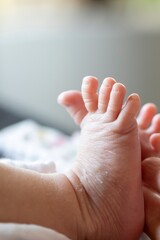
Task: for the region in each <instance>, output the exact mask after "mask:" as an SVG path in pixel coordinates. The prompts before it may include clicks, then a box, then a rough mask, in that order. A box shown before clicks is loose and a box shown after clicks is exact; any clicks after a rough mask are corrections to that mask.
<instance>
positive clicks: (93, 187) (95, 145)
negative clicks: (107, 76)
mask: <svg viewBox="0 0 160 240" xmlns="http://www.w3.org/2000/svg"><path fill="white" fill-rule="evenodd" d="M93 81H94V80H93ZM109 82H110V81H108V80H105V81H104V82H103V84H102V86H101V89H100V92H99V96H98V95H97V94H96V87H95V88H94V87H93V89H92V87H91V88H90V86H92V79H91V78H85V79H84V80H83V84H82V99H83V102H84V105H83V104H82V102H81V103H80V104H82V106H83V110H84V106H85V114H84V112H83V114H81V119H82V120H81V129H82V130H81V138H80V145H79V150H78V153H77V161H76V163H75V164H74V166H73V168H72V171H70V172H69V173H68V175H67V176H68V178H69V179H70V181H71V183H72V185H73V187H74V189H75V192H76V195H77V199H78V202H79V206H80V209H81V214H82V216H83V221H84V224H85V226H84V229H85V230H84V232H85V233H86V236H85V237H86V239H96V240H98V239H112V240H114V239H116V240H117V239H123V240H124V239H126V240H127V239H138V237H139V236H140V234H141V232H142V229H143V221H144V210H143V195H142V183H141V154H140V141H139V137H138V128H137V121H136V115H137V113H138V111H139V106H140V100H139V97H138V95H136V94H132V95H130V96H129V97H128V99H127V101H126V103H125V105H124V106H123V108H122V105H123V101H124V97H125V87H124V86H123V85H122V84H120V83H115V81H111V82H112V84H111V85H110V84H109ZM93 85H94V84H93ZM94 86H95V85H94ZM78 94H79V93H78ZM79 99H80V98H79ZM82 99H81V100H82ZM81 100H80V101H81ZM86 111H87V112H88V113H87V112H86Z"/></svg>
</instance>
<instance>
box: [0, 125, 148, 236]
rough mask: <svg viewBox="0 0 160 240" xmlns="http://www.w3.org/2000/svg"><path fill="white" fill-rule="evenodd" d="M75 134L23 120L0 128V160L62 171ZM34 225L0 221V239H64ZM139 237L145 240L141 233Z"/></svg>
mask: <svg viewBox="0 0 160 240" xmlns="http://www.w3.org/2000/svg"><path fill="white" fill-rule="evenodd" d="M78 140H79V133H78V132H76V133H75V134H73V135H72V136H70V137H69V136H66V135H64V134H63V133H61V132H59V131H57V130H56V129H51V128H47V127H44V126H41V125H39V124H37V123H36V122H34V121H31V120H25V121H22V122H20V123H17V124H14V125H12V126H10V127H7V128H4V129H3V130H1V131H0V155H2V156H4V157H5V158H3V159H0V161H1V162H4V163H6V164H10V165H12V166H15V167H20V168H26V169H31V170H34V171H37V172H41V173H46V174H47V173H53V172H64V171H66V170H67V169H69V168H70V167H71V166H72V164H73V162H74V159H75V155H76V149H77V145H78ZM67 239H68V238H66V237H64V236H62V235H60V234H58V233H56V232H54V231H52V230H50V229H47V228H43V227H40V226H35V225H24V224H14V223H1V224H0V240H67ZM140 240H149V238H148V237H147V236H146V235H145V234H143V236H142V237H141V239H140Z"/></svg>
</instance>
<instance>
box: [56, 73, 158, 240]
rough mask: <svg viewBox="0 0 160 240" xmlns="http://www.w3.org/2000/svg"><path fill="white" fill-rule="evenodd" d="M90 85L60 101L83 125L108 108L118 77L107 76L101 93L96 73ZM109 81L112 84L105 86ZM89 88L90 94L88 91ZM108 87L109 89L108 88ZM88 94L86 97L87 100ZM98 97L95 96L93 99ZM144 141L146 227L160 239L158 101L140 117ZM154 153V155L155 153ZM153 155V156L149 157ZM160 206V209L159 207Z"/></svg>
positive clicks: (146, 229) (142, 148)
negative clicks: (84, 120) (86, 119)
mask: <svg viewBox="0 0 160 240" xmlns="http://www.w3.org/2000/svg"><path fill="white" fill-rule="evenodd" d="M88 78H89V79H90V80H89V81H90V85H88V86H87V85H86V86H83V88H84V89H82V90H83V91H82V93H81V92H79V91H68V92H64V93H62V94H61V95H60V96H59V99H58V102H59V103H60V104H61V105H63V106H64V107H65V108H66V109H67V111H68V112H69V114H70V115H71V117H72V118H73V119H74V121H75V123H76V124H78V125H80V124H81V122H82V120H83V118H85V116H86V115H87V114H88V113H89V112H90V113H91V112H93V111H95V110H97V109H99V111H101V112H104V111H105V110H106V107H107V105H105V104H104V101H107V102H108V97H109V94H108V93H109V92H110V91H111V88H112V87H113V85H114V84H115V80H114V79H112V78H107V80H105V81H104V82H103V84H102V86H101V88H100V92H99V96H98V94H97V92H96V90H97V87H98V83H97V79H96V78H94V77H88ZM106 82H107V84H108V86H107V87H106V88H103V85H105V84H106ZM85 88H86V89H87V94H86V93H85ZM104 89H105V91H104ZM84 98H85V99H86V100H85V101H84ZM93 99H94V100H93ZM137 121H138V126H139V135H140V142H141V153H142V155H141V157H142V160H143V159H145V160H144V161H143V163H142V170H143V182H144V187H143V192H144V199H145V211H146V216H145V231H146V232H147V234H148V235H149V236H150V237H151V239H155V240H158V236H159V234H160V233H159V232H160V226H159V225H160V224H159V223H160V217H159V216H160V213H159V212H160V184H159V181H160V159H159V158H155V156H156V157H159V156H160V115H159V114H157V108H156V106H155V105H154V104H152V103H148V104H146V105H144V106H143V107H142V109H141V111H140V114H139V116H138V118H137ZM152 156H154V157H152ZM149 157H150V158H149ZM146 158H149V159H146ZM158 209H159V211H158Z"/></svg>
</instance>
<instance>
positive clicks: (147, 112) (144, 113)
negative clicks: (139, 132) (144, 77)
mask: <svg viewBox="0 0 160 240" xmlns="http://www.w3.org/2000/svg"><path fill="white" fill-rule="evenodd" d="M156 113H157V108H156V106H155V105H154V104H153V103H147V104H145V105H144V106H143V107H142V109H141V111H140V113H139V116H138V118H137V121H138V125H139V127H140V128H141V129H147V128H149V126H150V125H151V122H152V119H153V117H154V116H155V114H156Z"/></svg>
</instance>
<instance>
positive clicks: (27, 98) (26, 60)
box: [0, 0, 160, 132]
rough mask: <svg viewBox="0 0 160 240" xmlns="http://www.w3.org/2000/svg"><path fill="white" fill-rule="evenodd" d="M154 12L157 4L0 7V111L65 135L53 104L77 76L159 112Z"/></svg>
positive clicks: (76, 1) (8, 2)
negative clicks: (117, 86)
mask: <svg viewBox="0 0 160 240" xmlns="http://www.w3.org/2000/svg"><path fill="white" fill-rule="evenodd" d="M159 12H160V0H159V1H158V0H1V1H0V106H2V107H5V108H6V109H9V110H11V111H14V112H16V113H18V114H22V115H23V116H29V117H33V118H34V117H36V118H37V119H40V120H42V121H44V122H46V123H50V124H51V123H52V124H53V125H54V126H58V127H59V128H61V129H63V130H65V131H68V132H71V131H73V130H74V129H75V127H74V125H73V123H72V121H71V120H70V118H69V117H68V116H67V114H66V113H65V112H64V110H63V109H61V108H60V107H58V106H57V103H56V98H57V95H58V94H59V93H60V92H61V91H63V90H68V89H71V88H75V89H79V88H80V85H81V79H82V77H83V76H85V75H96V76H97V77H99V78H100V80H102V79H103V78H104V77H106V76H108V75H112V76H113V77H115V78H117V80H118V81H121V82H123V83H124V84H126V85H127V89H128V91H129V92H135V91H137V92H139V93H140V94H141V97H142V103H144V102H147V101H154V102H155V103H157V104H159V105H160V99H159V89H160V81H159V77H160V66H159V62H160V14H159ZM64 119H65V122H64Z"/></svg>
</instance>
